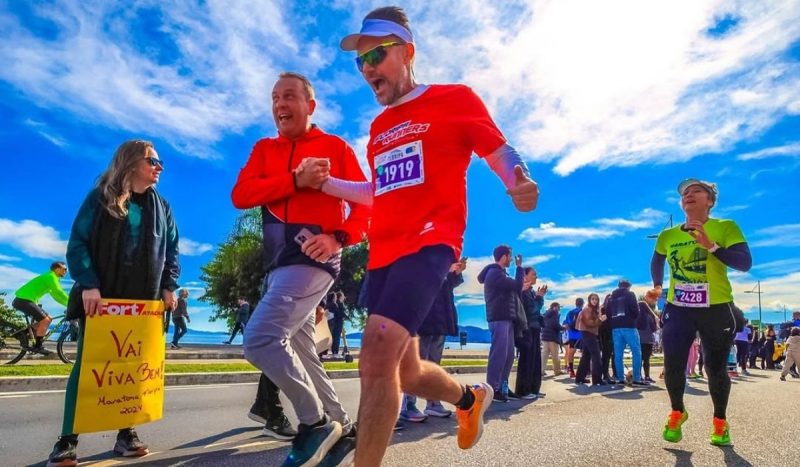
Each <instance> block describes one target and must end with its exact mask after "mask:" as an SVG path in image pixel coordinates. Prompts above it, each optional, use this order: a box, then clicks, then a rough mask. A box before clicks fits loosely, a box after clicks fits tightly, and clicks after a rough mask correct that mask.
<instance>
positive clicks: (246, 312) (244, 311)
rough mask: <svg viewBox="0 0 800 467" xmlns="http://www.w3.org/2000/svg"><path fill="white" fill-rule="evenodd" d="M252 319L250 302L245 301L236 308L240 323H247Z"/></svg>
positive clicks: (237, 319)
mask: <svg viewBox="0 0 800 467" xmlns="http://www.w3.org/2000/svg"><path fill="white" fill-rule="evenodd" d="M249 319H250V304H249V303H247V302H245V303H242V304H241V305H239V308H237V309H236V322H237V323H239V324H247V321H248V320H249Z"/></svg>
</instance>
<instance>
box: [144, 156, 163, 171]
mask: <svg viewBox="0 0 800 467" xmlns="http://www.w3.org/2000/svg"><path fill="white" fill-rule="evenodd" d="M144 160H146V161H147V163H148V164H150V167H155V166H158V167H161V168H162V169H163V168H164V161H162V160H161V159H156V158H155V157H145V158H144Z"/></svg>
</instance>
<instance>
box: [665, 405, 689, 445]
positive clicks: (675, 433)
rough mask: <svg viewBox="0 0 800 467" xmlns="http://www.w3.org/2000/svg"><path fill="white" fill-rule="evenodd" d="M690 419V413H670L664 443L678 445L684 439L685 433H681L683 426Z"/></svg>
mask: <svg viewBox="0 0 800 467" xmlns="http://www.w3.org/2000/svg"><path fill="white" fill-rule="evenodd" d="M688 419H689V412H686V411H685V410H684V411H683V412H681V411H680V410H673V411H672V412H670V413H669V417H667V423H666V424H665V425H664V433H663V436H664V441H669V442H670V443H677V442H678V441H680V440H681V439H683V432H682V431H681V425H683V422H685V421H686V420H688Z"/></svg>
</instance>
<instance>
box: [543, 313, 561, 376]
mask: <svg viewBox="0 0 800 467" xmlns="http://www.w3.org/2000/svg"><path fill="white" fill-rule="evenodd" d="M562 330H563V327H562V326H561V305H559V303H558V302H553V303H551V304H550V307H549V308H548V309H547V313H545V314H544V318H543V322H542V375H543V376H544V374H545V373H546V370H547V359H548V358H552V360H553V375H554V376H561V374H562V373H561V357H559V355H558V348H559V343H560V341H561V331H562Z"/></svg>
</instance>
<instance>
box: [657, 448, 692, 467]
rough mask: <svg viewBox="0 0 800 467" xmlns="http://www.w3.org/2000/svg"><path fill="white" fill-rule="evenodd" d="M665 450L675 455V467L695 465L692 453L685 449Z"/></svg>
mask: <svg viewBox="0 0 800 467" xmlns="http://www.w3.org/2000/svg"><path fill="white" fill-rule="evenodd" d="M664 450H665V451H667V452H669V453H670V454H672V455H673V456H675V467H693V466H694V464H693V463H692V453H691V452H689V451H684V450H683V449H674V448H664Z"/></svg>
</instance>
